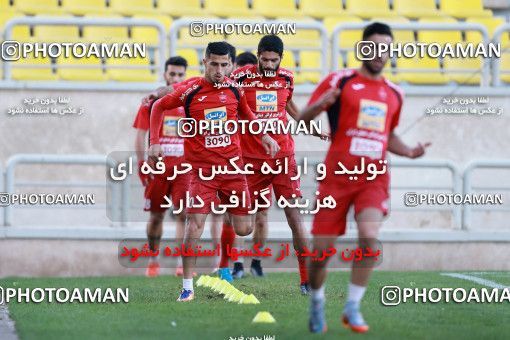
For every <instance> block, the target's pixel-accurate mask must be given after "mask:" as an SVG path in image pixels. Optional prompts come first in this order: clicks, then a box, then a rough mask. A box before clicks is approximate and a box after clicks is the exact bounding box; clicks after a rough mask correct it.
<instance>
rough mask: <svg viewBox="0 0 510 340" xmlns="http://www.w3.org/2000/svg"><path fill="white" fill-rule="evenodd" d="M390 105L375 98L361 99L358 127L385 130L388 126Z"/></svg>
mask: <svg viewBox="0 0 510 340" xmlns="http://www.w3.org/2000/svg"><path fill="white" fill-rule="evenodd" d="M387 112H388V105H386V103H383V102H378V101H375V100H369V99H361V100H360V103H359V113H358V123H357V125H358V128H361V129H367V130H373V131H379V132H383V131H384V129H385V127H386V114H387Z"/></svg>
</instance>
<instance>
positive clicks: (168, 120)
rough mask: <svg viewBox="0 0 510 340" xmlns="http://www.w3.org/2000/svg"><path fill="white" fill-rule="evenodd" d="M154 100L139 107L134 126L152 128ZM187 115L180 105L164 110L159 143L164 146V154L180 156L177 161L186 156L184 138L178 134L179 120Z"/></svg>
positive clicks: (144, 128) (145, 128) (173, 156)
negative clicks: (151, 117)
mask: <svg viewBox="0 0 510 340" xmlns="http://www.w3.org/2000/svg"><path fill="white" fill-rule="evenodd" d="M153 104H154V102H151V103H149V104H142V105H140V108H139V109H138V113H137V115H136V118H135V121H134V123H133V127H134V128H136V129H141V130H145V131H147V130H149V128H150V112H151V107H152V105H153ZM184 117H186V116H185V114H184V108H183V107H182V106H181V107H178V108H175V109H171V110H165V111H163V120H162V124H161V128H160V131H159V144H161V147H162V148H163V156H164V157H165V158H166V157H171V158H178V159H176V160H175V161H182V160H183V159H181V158H183V157H184V139H183V138H181V137H179V135H178V134H177V122H178V121H179V119H181V118H184Z"/></svg>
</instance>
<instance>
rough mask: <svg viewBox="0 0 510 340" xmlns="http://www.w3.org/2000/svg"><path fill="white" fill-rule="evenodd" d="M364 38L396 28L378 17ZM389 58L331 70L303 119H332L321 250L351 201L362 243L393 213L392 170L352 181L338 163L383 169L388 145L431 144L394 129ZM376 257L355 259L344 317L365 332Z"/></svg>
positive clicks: (316, 271) (317, 281)
mask: <svg viewBox="0 0 510 340" xmlns="http://www.w3.org/2000/svg"><path fill="white" fill-rule="evenodd" d="M363 40H364V41H367V40H368V41H373V42H374V43H375V44H376V45H377V44H389V43H391V42H392V40H393V35H392V32H391V29H390V28H389V26H388V25H385V24H382V23H373V24H370V25H368V26H367V27H366V28H365V29H364V31H363ZM387 61H388V54H387V53H386V54H384V55H381V56H376V57H375V58H374V59H373V60H365V61H363V62H362V65H361V67H360V68H359V69H357V70H345V71H338V72H333V73H331V74H330V75H329V76H328V77H326V78H325V79H324V80H323V81H322V82H321V83H320V84H319V85H318V87H317V88H316V89H315V91H314V92H313V94H312V96H311V98H310V101H309V103H308V106H307V107H306V109H305V110H304V111H303V112H302V115H301V119H303V120H304V121H307V122H308V121H310V120H312V119H314V118H315V117H317V116H318V115H319V114H320V113H321V112H322V111H327V113H328V117H329V122H330V125H331V136H332V143H331V146H330V148H329V150H328V154H327V156H326V160H325V165H326V168H327V174H326V178H325V179H324V180H323V181H322V182H321V183H320V184H319V192H320V195H319V198H320V199H322V198H324V197H326V196H328V195H331V196H333V198H334V199H335V200H336V203H337V205H336V208H335V209H321V210H320V211H319V212H318V213H317V214H316V215H315V218H314V221H313V227H312V234H313V246H314V249H315V250H318V252H319V253H321V251H322V250H326V249H328V248H330V247H333V246H334V243H335V241H336V239H337V237H338V236H339V235H343V234H344V233H345V228H346V215H347V212H348V210H349V208H350V206H354V212H355V220H356V223H357V227H358V243H359V246H360V247H362V248H365V247H371V248H372V249H376V248H377V243H376V238H377V237H378V231H379V228H380V226H381V223H382V220H383V217H384V216H385V215H386V214H387V212H388V206H387V202H388V198H389V174H388V173H384V174H382V175H378V176H377V177H376V178H375V179H373V180H367V177H368V176H367V174H366V173H365V174H362V175H359V178H357V180H352V178H351V179H349V178H348V177H346V176H341V175H340V176H339V175H335V174H334V171H335V170H337V169H338V162H341V163H342V164H343V165H344V166H345V168H347V169H352V168H353V167H354V166H357V165H359V164H360V163H361V160H362V158H364V161H365V164H366V166H368V164H371V163H374V164H375V165H376V166H377V169H381V164H384V163H382V162H384V160H385V154H386V151H390V152H392V153H394V154H397V155H400V156H404V157H408V158H417V157H421V156H422V155H423V154H424V153H425V148H426V147H427V146H428V145H429V144H430V143H426V144H424V145H422V144H420V143H419V144H418V145H417V146H416V147H409V146H407V145H406V144H404V142H403V141H402V140H401V139H400V137H399V136H397V135H396V134H395V132H394V129H395V127H396V126H397V125H398V121H399V116H400V112H401V109H402V92H401V90H400V89H399V88H398V87H397V86H395V85H394V84H392V83H390V82H389V81H387V80H386V79H384V78H383V76H382V75H381V73H382V71H383V69H384V65H385V64H386V62H387ZM380 161H382V162H380ZM373 262H374V261H373V259H369V260H366V259H365V260H364V261H359V262H353V267H352V272H351V282H350V283H349V287H348V294H347V303H346V305H345V307H344V310H343V315H342V323H343V324H344V326H345V327H347V328H350V329H351V330H352V331H354V332H359V333H364V332H367V331H368V328H369V327H368V325H367V323H366V322H365V321H364V319H363V316H362V315H361V312H360V302H361V299H362V297H363V295H364V293H365V290H366V286H367V284H368V279H369V276H370V274H371V272H372V270H373ZM326 264H327V261H310V284H311V288H312V291H311V303H310V319H309V328H310V331H311V332H314V333H320V332H325V331H326V330H327V326H326V319H325V312H324V306H325V296H324V282H325V279H326Z"/></svg>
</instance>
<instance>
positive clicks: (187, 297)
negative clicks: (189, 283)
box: [177, 289, 195, 302]
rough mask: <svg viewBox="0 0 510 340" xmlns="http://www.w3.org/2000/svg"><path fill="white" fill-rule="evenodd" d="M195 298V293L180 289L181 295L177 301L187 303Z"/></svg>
mask: <svg viewBox="0 0 510 340" xmlns="http://www.w3.org/2000/svg"><path fill="white" fill-rule="evenodd" d="M194 298H195V293H194V292H193V291H192V290H190V289H182V290H181V294H180V295H179V298H178V299H177V301H178V302H187V301H191V300H193V299H194Z"/></svg>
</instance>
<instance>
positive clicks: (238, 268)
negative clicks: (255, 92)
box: [219, 52, 257, 282]
mask: <svg viewBox="0 0 510 340" xmlns="http://www.w3.org/2000/svg"><path fill="white" fill-rule="evenodd" d="M256 64H257V56H256V55H255V54H253V53H251V52H243V53H240V54H239V55H238V56H237V57H236V59H235V62H234V69H236V68H238V67H243V66H246V65H256ZM231 73H232V72H231ZM224 224H225V225H224V226H223V228H222V229H221V240H222V242H221V246H222V248H221V260H220V264H219V265H220V268H227V267H228V266H229V256H228V253H227V250H226V248H227V245H228V244H231V243H232V237H234V238H235V241H234V243H235V248H237V249H238V250H242V249H243V247H244V238H243V237H240V236H237V237H236V235H235V233H233V227H232V226H231V224H230V221H229V218H228V216H227V215H226V216H225V220H224ZM232 234H234V235H232ZM242 261H243V259H242V258H241V257H239V258H238V259H237V260H235V261H234V269H233V271H232V273H230V271H229V270H228V268H227V270H222V271H221V272H220V273H219V274H220V278H222V279H224V280H227V281H229V282H230V281H232V279H233V278H235V279H240V278H242V277H243V276H244V267H243V262H242Z"/></svg>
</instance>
